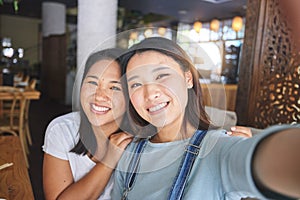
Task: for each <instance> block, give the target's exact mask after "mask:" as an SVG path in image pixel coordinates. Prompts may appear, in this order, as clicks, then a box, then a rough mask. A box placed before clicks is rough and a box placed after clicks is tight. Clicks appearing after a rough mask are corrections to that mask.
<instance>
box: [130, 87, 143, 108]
mask: <svg viewBox="0 0 300 200" xmlns="http://www.w3.org/2000/svg"><path fill="white" fill-rule="evenodd" d="M129 95H130V101H131V103H132V105H133V107H134V108H135V109H136V110H138V109H139V108H141V107H142V102H143V100H142V97H143V95H142V92H141V91H140V90H136V91H134V92H133V93H130V94H129Z"/></svg>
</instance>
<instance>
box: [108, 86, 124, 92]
mask: <svg viewBox="0 0 300 200" xmlns="http://www.w3.org/2000/svg"><path fill="white" fill-rule="evenodd" d="M110 89H112V90H116V91H122V88H121V87H117V86H112V87H111V88H110Z"/></svg>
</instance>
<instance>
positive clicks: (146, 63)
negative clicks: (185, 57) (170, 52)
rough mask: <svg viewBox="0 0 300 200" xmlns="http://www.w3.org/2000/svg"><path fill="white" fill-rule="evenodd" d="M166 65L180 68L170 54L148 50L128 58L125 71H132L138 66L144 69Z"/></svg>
mask: <svg viewBox="0 0 300 200" xmlns="http://www.w3.org/2000/svg"><path fill="white" fill-rule="evenodd" d="M160 65H163V66H168V67H170V68H174V69H176V70H178V69H180V66H179V64H178V63H177V62H176V61H175V60H174V59H173V58H172V57H170V56H167V55H165V54H163V53H160V52H157V51H153V50H149V51H145V52H142V53H137V54H135V55H134V56H132V58H131V59H130V60H129V62H128V65H127V69H126V71H127V72H129V71H132V70H133V69H136V68H138V67H140V68H143V69H144V70H146V69H147V68H153V66H160Z"/></svg>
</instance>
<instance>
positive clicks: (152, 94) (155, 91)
mask: <svg viewBox="0 0 300 200" xmlns="http://www.w3.org/2000/svg"><path fill="white" fill-rule="evenodd" d="M160 95H161V90H160V89H159V87H158V86H157V85H156V84H148V85H145V86H144V97H145V98H146V99H147V100H150V101H151V100H155V99H157V98H159V97H160Z"/></svg>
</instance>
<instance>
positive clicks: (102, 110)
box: [92, 104, 109, 112]
mask: <svg viewBox="0 0 300 200" xmlns="http://www.w3.org/2000/svg"><path fill="white" fill-rule="evenodd" d="M92 108H93V109H94V110H96V111H98V112H105V111H108V110H109V108H107V107H102V106H96V105H95V104H93V105H92Z"/></svg>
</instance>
